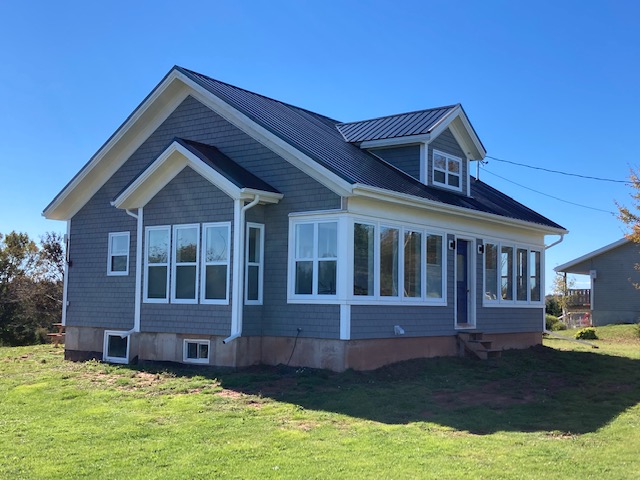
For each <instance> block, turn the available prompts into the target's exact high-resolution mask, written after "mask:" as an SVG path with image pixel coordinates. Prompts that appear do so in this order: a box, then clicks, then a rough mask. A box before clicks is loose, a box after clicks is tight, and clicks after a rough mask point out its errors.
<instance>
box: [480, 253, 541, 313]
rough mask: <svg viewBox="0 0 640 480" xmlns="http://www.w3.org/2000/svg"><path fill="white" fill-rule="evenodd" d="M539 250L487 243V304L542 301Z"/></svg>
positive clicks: (485, 262)
mask: <svg viewBox="0 0 640 480" xmlns="http://www.w3.org/2000/svg"><path fill="white" fill-rule="evenodd" d="M541 259H542V253H541V251H540V250H534V249H529V248H526V247H521V246H515V245H509V244H502V243H498V242H496V243H494V242H486V243H485V244H484V302H485V303H487V304H502V303H504V304H514V303H538V302H540V301H541V280H542V277H541V261H542V260H541Z"/></svg>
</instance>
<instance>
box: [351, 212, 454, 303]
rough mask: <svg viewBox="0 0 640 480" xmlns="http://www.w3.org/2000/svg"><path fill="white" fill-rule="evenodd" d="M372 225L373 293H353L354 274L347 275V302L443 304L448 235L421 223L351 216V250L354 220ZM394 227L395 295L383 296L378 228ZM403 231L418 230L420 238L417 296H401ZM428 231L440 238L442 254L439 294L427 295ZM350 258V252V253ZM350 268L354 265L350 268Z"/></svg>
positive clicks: (379, 230) (445, 285)
mask: <svg viewBox="0 0 640 480" xmlns="http://www.w3.org/2000/svg"><path fill="white" fill-rule="evenodd" d="M356 223H359V224H363V225H371V226H373V227H374V231H375V235H374V287H373V289H374V293H373V295H354V293H353V275H351V278H350V286H349V294H348V299H349V303H351V304H353V305H407V304H411V305H429V306H446V305H447V288H446V287H447V247H446V244H447V235H446V233H445V232H442V231H440V230H437V229H431V228H429V227H421V226H418V225H413V224H400V223H392V222H387V221H384V220H382V221H372V220H371V219H361V218H359V217H353V218H352V219H351V221H350V222H349V238H350V251H351V252H352V253H353V248H354V242H355V239H354V236H353V229H354V224H356ZM382 227H386V228H394V229H398V230H399V231H400V237H399V238H400V245H399V248H398V256H399V259H398V262H399V263H398V277H399V278H398V294H399V295H398V296H382V295H380V234H381V228H382ZM406 232H417V233H420V235H421V239H420V243H421V260H420V261H421V272H420V274H421V278H420V283H421V285H420V288H421V292H420V297H405V296H404V235H405V233H406ZM429 235H437V236H439V237H441V238H442V242H441V247H440V248H441V258H442V266H441V268H442V279H441V282H442V297H441V298H430V297H427V237H428V236H429ZM350 258H351V260H350V261H351V262H353V256H351V257H350ZM352 270H353V269H352Z"/></svg>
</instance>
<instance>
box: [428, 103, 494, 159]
mask: <svg viewBox="0 0 640 480" xmlns="http://www.w3.org/2000/svg"><path fill="white" fill-rule="evenodd" d="M456 120H459V121H460V125H457V124H456V122H455V121H456ZM447 128H449V129H450V130H451V134H452V135H453V136H454V138H455V139H456V141H457V142H458V143H459V144H460V147H462V149H463V151H464V153H465V156H466V157H467V160H482V159H483V158H484V157H485V155H486V154H487V152H486V151H485V149H484V147H483V146H482V143H481V142H480V139H479V138H478V136H477V135H476V133H475V131H474V130H473V127H471V123H470V122H469V119H468V118H467V115H466V114H465V113H464V110H462V107H461V106H460V105H458V106H457V107H456V108H455V109H453V110H452V111H451V112H449V113H448V114H447V115H445V116H444V117H443V118H441V119H440V121H439V122H438V123H437V124H436V126H435V127H434V128H433V129H432V130H431V136H432V137H433V138H436V137H437V136H438V135H440V134H441V133H442V132H444V131H445V130H446V129H447Z"/></svg>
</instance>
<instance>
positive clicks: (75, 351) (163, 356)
mask: <svg viewBox="0 0 640 480" xmlns="http://www.w3.org/2000/svg"><path fill="white" fill-rule="evenodd" d="M484 338H486V339H487V340H491V341H492V342H493V348H502V349H505V350H506V349H513V348H528V347H530V346H532V345H537V344H540V343H542V333H541V332H528V333H507V334H484ZM185 339H189V340H209V365H211V366H219V367H247V366H250V365H258V364H265V365H279V364H288V365H290V366H294V367H310V368H322V369H328V370H333V371H337V372H340V371H344V370H347V369H350V368H352V369H354V370H373V369H376V368H379V367H382V366H384V365H388V364H390V363H395V362H401V361H403V360H411V359H414V358H428V357H441V356H454V355H456V354H457V347H456V337H455V336H453V335H451V336H445V337H404V338H381V339H371V340H332V339H319V338H298V339H297V340H296V338H294V337H240V338H237V339H235V340H233V341H231V342H230V343H227V344H224V343H222V340H223V337H218V336H206V335H182V334H176V333H151V332H141V333H136V334H133V335H132V336H131V337H130V342H131V343H130V351H129V361H132V360H133V359H134V358H136V357H137V358H138V359H139V360H151V361H162V362H178V363H182V362H183V349H184V340H185ZM103 345H104V329H99V328H86V327H66V344H65V358H66V359H68V360H74V361H78V360H79V361H82V360H88V359H90V358H97V359H102V351H103Z"/></svg>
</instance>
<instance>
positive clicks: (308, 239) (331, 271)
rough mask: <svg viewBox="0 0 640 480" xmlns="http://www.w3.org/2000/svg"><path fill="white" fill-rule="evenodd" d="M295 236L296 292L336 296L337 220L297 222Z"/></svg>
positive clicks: (301, 294) (294, 279)
mask: <svg viewBox="0 0 640 480" xmlns="http://www.w3.org/2000/svg"><path fill="white" fill-rule="evenodd" d="M293 237H294V238H293V245H294V260H293V272H292V273H293V294H294V295H300V296H307V297H308V296H318V297H323V296H329V295H336V292H337V281H338V273H337V271H338V222H336V221H318V222H304V223H295V224H294V230H293Z"/></svg>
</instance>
